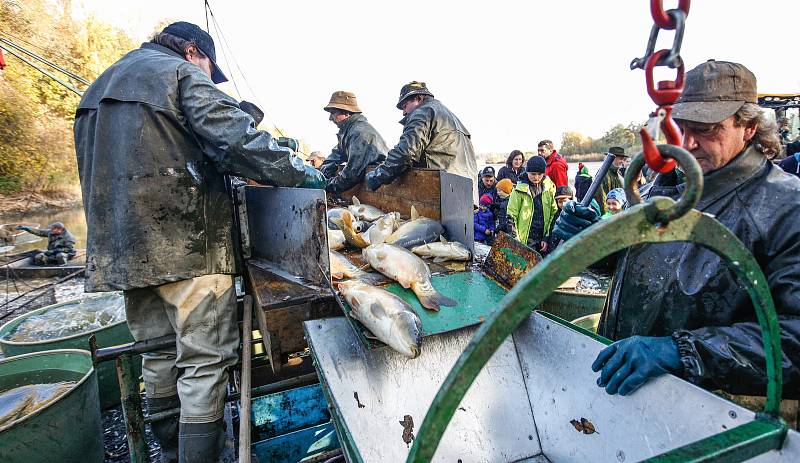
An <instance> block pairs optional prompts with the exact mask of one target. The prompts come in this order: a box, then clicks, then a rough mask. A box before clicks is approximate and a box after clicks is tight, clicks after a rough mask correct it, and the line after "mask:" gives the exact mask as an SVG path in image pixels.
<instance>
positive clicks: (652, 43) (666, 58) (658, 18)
mask: <svg viewBox="0 0 800 463" xmlns="http://www.w3.org/2000/svg"><path fill="white" fill-rule="evenodd" d="M689 3H690V0H679V1H678V8H676V9H672V10H667V11H664V6H663V1H662V0H650V14H651V15H652V17H653V23H654V24H653V27H652V29H650V38H649V39H648V40H647V48H646V49H645V52H644V56H643V57H641V58H635V59H634V60H633V61H631V69H644V72H645V82H646V84H647V94H648V95H650V98H651V99H652V100H653V103H655V104H657V105H658V108H656V110H655V111H653V112H652V113H650V120H649V121H648V123H647V126H646V127H644V128H642V130H641V131H640V134H641V137H642V149H643V151H644V158H645V161H646V162H647V165H648V166H650V168H651V169H653V170H655V171H657V172H669V171H671V170H672V169H674V168H675V161H674V160H672V159H667V158H664V157H662V156H661V154H660V153H659V151H658V148H656V144H655V142H654V140H656V139H657V138H658V137H659V134H660V133H661V132H663V133H664V136H665V138H666V140H667V143H669V144H671V145H678V146H680V144H681V138H682V137H681V131H680V129H679V128H678V125H677V124H676V123H675V121H674V120H673V119H672V105H673V104H675V102H676V101H678V98H679V97H680V96H681V93H683V79H684V71H685V69H684V66H683V59H682V58H681V55H680V52H681V43H682V42H683V32H684V28H685V24H686V17H687V16H688V15H689ZM662 29H665V30H674V31H675V38H674V39H673V41H672V48H670V49H666V48H665V49H663V50H659V51H654V50H655V47H656V40H657V39H658V33H659V31H661V30H662ZM657 66H667V67H669V68H671V69H677V71H676V72H677V75H676V77H675V80H662V81H659V82H658V84H657V85H654V81H653V70H654V69H655V68H656V67H657Z"/></svg>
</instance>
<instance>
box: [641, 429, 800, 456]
mask: <svg viewBox="0 0 800 463" xmlns="http://www.w3.org/2000/svg"><path fill="white" fill-rule="evenodd" d="M786 433H787V427H786V425H785V424H783V423H782V422H780V421H777V420H771V419H757V420H755V421H751V422H749V423H746V424H743V425H741V426H737V427H735V428H733V429H729V430H727V431H725V432H722V433H719V434H716V435H714V436H711V437H708V438H706V439H702V440H699V441H697V442H694V443H692V444H689V445H686V446H684V447H681V448H678V449H675V450H673V451H671V452H667V453H663V454H661V455H658V456H656V457H653V458H650V459H648V460H647V461H648V462H650V463H712V462H713V463H735V462H740V461H745V460H749V459H751V458H754V457H756V456H758V455H761V454H762V453H766V452H769V451H770V450H775V449H778V448H780V447H781V446H782V445H783V440H784V439H785V438H786Z"/></svg>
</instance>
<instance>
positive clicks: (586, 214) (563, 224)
mask: <svg viewBox="0 0 800 463" xmlns="http://www.w3.org/2000/svg"><path fill="white" fill-rule="evenodd" d="M598 220H600V214H598V213H597V211H595V210H594V209H593V208H592V207H590V206H581V204H580V203H579V202H577V201H568V202H567V203H566V204H564V208H563V209H562V210H561V214H560V215H559V216H558V220H556V225H555V228H553V233H554V234H555V235H556V236H557V237H559V238H561V239H562V240H564V241H566V240H568V239H570V238H572V237H573V236H575V235H577V234H578V233H580V232H582V231H583V230H585V229H587V228H589V227H590V226H591V225H592V224H593V223H595V222H597V221H598Z"/></svg>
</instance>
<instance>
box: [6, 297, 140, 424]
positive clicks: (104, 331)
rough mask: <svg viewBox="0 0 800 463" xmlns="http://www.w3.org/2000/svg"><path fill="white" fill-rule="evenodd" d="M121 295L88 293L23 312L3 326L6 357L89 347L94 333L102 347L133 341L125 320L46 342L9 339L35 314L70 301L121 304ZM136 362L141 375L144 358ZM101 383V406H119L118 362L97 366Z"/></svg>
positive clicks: (137, 358) (99, 384) (137, 371)
mask: <svg viewBox="0 0 800 463" xmlns="http://www.w3.org/2000/svg"><path fill="white" fill-rule="evenodd" d="M121 298H122V294H121V293H101V294H92V295H84V296H82V297H81V298H80V299H76V300H73V301H67V302H61V303H58V304H53V305H49V306H47V307H42V308H41V309H37V310H34V311H31V312H28V313H26V314H25V315H21V316H19V317H17V318H15V319H13V320H11V321H10V322H8V323H6V324H5V325H3V326H2V327H0V349H2V351H3V354H4V355H5V356H6V357H11V356H15V355H21V354H27V353H30V352H41V351H48V350H56V349H83V350H89V337H90V336H92V335H95V337H96V338H97V346H98V347H110V346H116V345H119V344H125V343H129V342H133V336H132V335H131V332H130V330H128V324H127V322H126V321H125V320H122V321H119V322H117V323H113V324H110V325H107V326H104V327H102V328H99V329H95V330H91V331H86V332H83V333H79V334H75V335H72V336H66V337H62V338H57V339H49V340H46V341H28V342H16V341H10V340H8V339H5V338H6V336H8V334H9V333H11V332H12V331H14V329H15V328H16V327H17V326H18V325H19V324H20V323H22V322H24V321H25V320H27V319H29V318H30V317H32V316H35V315H40V314H43V313H45V312H47V311H49V310H53V309H56V308H61V307H64V306H68V305H70V304H78V303H79V302H82V301H83V302H86V301H90V302H93V303H103V302H104V301H107V302H108V303H109V304H112V303H119V299H121ZM133 362H134V366H135V368H136V371H135V373H136V376H137V377H138V376H139V375H140V374H141V369H142V361H141V357H140V356H136V357H135V358H134V360H133ZM97 384H98V387H99V390H100V406H101V407H102V408H103V409H106V408H109V407H113V406H116V405H119V403H120V399H119V397H120V393H119V383H118V382H117V371H116V368H115V365H114V362H103V363H101V364H100V365H98V366H97Z"/></svg>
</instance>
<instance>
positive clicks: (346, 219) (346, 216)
mask: <svg viewBox="0 0 800 463" xmlns="http://www.w3.org/2000/svg"><path fill="white" fill-rule="evenodd" d="M334 223H335V222H334ZM342 223H343V224H344V226H345V227H347V228H349V229H351V230H352V229H353V214H351V213H350V211H345V212H342Z"/></svg>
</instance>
